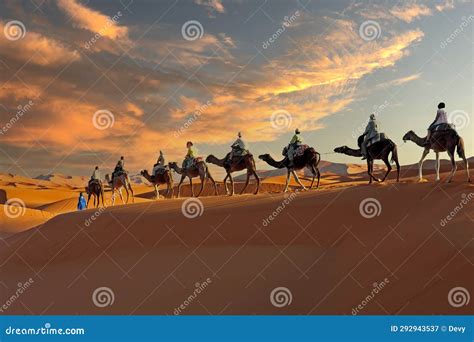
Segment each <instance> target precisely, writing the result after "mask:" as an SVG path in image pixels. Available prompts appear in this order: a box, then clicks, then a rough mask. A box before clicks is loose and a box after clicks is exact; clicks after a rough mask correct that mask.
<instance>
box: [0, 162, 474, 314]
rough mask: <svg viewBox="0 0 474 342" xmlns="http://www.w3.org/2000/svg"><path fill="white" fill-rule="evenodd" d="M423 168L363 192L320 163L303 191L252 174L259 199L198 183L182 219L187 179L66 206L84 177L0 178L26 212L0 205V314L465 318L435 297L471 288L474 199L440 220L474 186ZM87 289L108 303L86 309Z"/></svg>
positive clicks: (350, 173) (352, 168)
mask: <svg viewBox="0 0 474 342" xmlns="http://www.w3.org/2000/svg"><path fill="white" fill-rule="evenodd" d="M431 164H432V163H431ZM473 164H474V162H473V161H472V158H471V165H473ZM426 165H427V167H426V170H425V178H426V181H425V182H421V183H419V182H418V180H417V177H416V175H417V169H416V167H414V166H411V167H403V169H402V181H401V182H400V183H395V181H394V179H395V173H392V174H391V175H390V177H389V179H388V181H387V182H385V183H383V184H373V185H370V186H369V185H367V176H366V175H365V173H360V172H361V171H363V168H362V167H361V166H357V165H354V164H352V165H347V167H342V169H341V167H340V166H337V167H335V166H334V165H330V164H327V165H326V166H327V169H325V170H323V171H324V173H323V175H322V182H321V187H320V189H318V190H311V191H307V192H300V191H294V190H295V189H296V187H295V183H294V182H293V181H292V183H291V184H292V191H291V192H289V193H287V194H283V193H281V190H282V189H283V184H284V181H285V177H284V175H282V174H281V172H280V173H277V174H275V173H273V174H272V173H268V172H261V173H260V175H261V176H262V177H263V178H264V179H263V182H262V186H261V189H260V190H261V191H260V194H258V195H252V194H250V192H252V191H253V190H254V189H255V188H254V186H255V185H254V183H253V182H252V183H251V184H250V186H249V188H248V192H249V193H247V194H243V195H236V196H234V197H228V196H224V195H223V194H224V188H223V185H222V183H220V184H219V192H220V194H221V196H218V197H215V196H211V195H212V191H211V186H210V185H209V184H208V185H206V190H205V192H204V195H203V196H202V197H201V198H200V199H199V201H200V202H194V203H195V204H196V207H195V209H197V211H198V214H200V215H197V217H195V218H188V217H186V216H185V215H184V214H183V209H182V208H183V204H184V203H185V201H186V200H187V199H188V197H187V196H189V193H190V191H189V187H188V186H187V185H186V186H185V187H184V188H183V191H182V196H183V197H182V198H180V199H176V198H174V199H159V200H155V199H153V196H154V194H153V188H152V187H150V186H149V185H147V184H146V183H143V184H134V185H133V188H134V191H135V203H134V204H131V203H129V204H127V205H116V206H114V207H110V206H109V207H108V208H107V209H99V210H98V209H93V208H91V209H88V210H85V211H82V212H76V211H75V208H76V201H77V195H78V192H79V191H82V190H83V187H84V185H85V178H81V177H68V176H63V175H52V176H42V177H40V179H29V178H25V177H20V176H13V175H7V174H4V175H1V177H0V203H5V202H6V201H7V200H9V199H11V198H20V199H22V201H23V202H24V203H25V206H26V208H24V209H23V212H21V213H20V215H19V216H18V217H15V218H10V217H8V216H7V215H6V214H5V212H6V209H5V210H4V208H5V206H4V205H2V208H0V209H2V210H1V211H0V215H1V216H0V226H1V229H0V234H1V235H0V265H1V266H0V270H1V274H2V277H1V281H0V289H1V291H0V305H2V304H4V303H7V304H8V305H6V308H5V306H4V307H3V310H2V312H1V314H165V315H166V314H169V315H173V314H177V313H179V314H205V315H206V314H230V315H232V314H298V315H299V314H316V315H317V314H343V315H344V314H346V315H351V314H354V309H356V308H357V307H358V306H359V305H361V306H362V309H357V313H358V314H363V315H367V314H405V315H407V314H472V313H473V306H472V305H473V304H472V301H471V303H470V304H468V305H465V306H462V307H454V306H452V305H450V304H449V302H448V293H449V291H450V290H451V289H452V288H454V287H459V286H460V287H464V288H466V289H467V290H468V291H469V292H470V293H471V294H474V279H473V276H472V275H473V274H474V273H473V271H474V267H473V262H474V244H473V237H474V229H473V228H474V224H473V223H474V206H473V202H474V199H473V200H472V201H470V202H469V201H468V203H467V204H466V205H463V208H462V209H461V210H460V211H458V212H456V214H455V215H452V219H450V221H449V222H447V224H444V225H443V224H442V220H443V218H446V217H447V216H448V215H451V214H450V213H451V212H452V211H453V210H454V209H455V208H456V207H457V206H459V204H460V202H461V201H462V200H463V199H466V198H470V195H469V194H472V193H474V186H473V184H468V183H467V182H466V180H465V171H464V170H463V169H462V168H461V167H459V169H458V172H457V174H456V177H455V178H454V182H453V183H451V184H445V183H442V182H435V181H434V175H433V170H432V167H430V162H427V163H426ZM442 170H443V173H442V178H443V179H446V177H447V173H446V171H447V165H446V164H445V163H444V164H443V169H442ZM302 176H303V177H304V175H302ZM239 179H240V178H239ZM303 181H304V182H305V184H309V179H308V178H307V177H304V180H303ZM195 186H199V184H198V185H195ZM241 187H242V183H237V184H236V190H237V191H239V189H240V188H241ZM368 198H374V199H376V200H377V201H378V203H380V207H379V208H378V209H377V210H376V211H377V213H378V215H374V217H373V218H367V217H364V216H363V215H362V214H361V211H360V208H359V206H360V204H361V202H362V201H364V200H365V199H368ZM106 199H107V201H108V202H109V201H110V192H107V193H106ZM117 203H120V199H118V201H117ZM186 203H187V202H186ZM199 203H202V208H201V207H199ZM283 203H284V204H283ZM282 206H284V208H282ZM7 209H8V208H7ZM191 211H192V210H191ZM191 214H192V212H191ZM188 216H189V215H188ZM270 216H271V217H272V219H269V217H270ZM30 278H31V279H32V280H33V281H34V282H33V284H31V285H30V286H29V287H28V289H26V290H25V291H23V293H21V295H19V296H18V297H17V298H15V299H14V300H13V301H12V300H11V297H12V295H14V294H15V293H16V291H17V288H18V286H19V285H18V284H19V283H21V284H24V283H25V282H27V281H28V279H30ZM382 283H383V284H384V286H383V289H380V286H379V285H380V284H382ZM202 284H206V286H205V287H204V286H202ZM100 287H107V288H109V289H110V290H111V292H113V298H114V300H113V302H109V303H108V304H110V305H106V306H104V307H101V306H100V305H99V306H98V305H96V304H94V301H93V300H92V297H93V293H94V291H95V290H96V289H98V288H100ZM278 287H285V288H287V289H288V291H289V292H290V293H291V295H290V297H291V301H290V302H288V301H287V303H285V304H286V305H284V306H282V307H278V305H277V306H275V305H273V304H272V301H271V300H270V296H271V293H272V291H273V290H274V289H276V288H278ZM375 288H377V290H378V291H377V293H376V294H375V295H373V296H372V297H371V298H370V299H369V300H367V296H368V295H370V294H371V293H372V294H373V293H374V289H375ZM196 289H199V290H200V291H199V293H197V294H196ZM379 289H380V290H379ZM194 295H195V296H194ZM190 298H191V299H190ZM362 304H363V305H362ZM178 309H179V310H178Z"/></svg>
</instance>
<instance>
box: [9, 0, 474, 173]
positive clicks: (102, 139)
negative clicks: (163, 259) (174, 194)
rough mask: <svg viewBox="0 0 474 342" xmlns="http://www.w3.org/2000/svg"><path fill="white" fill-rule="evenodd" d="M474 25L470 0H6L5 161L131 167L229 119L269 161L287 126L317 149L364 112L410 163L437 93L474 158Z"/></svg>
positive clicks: (217, 146) (60, 168) (50, 166)
mask: <svg viewBox="0 0 474 342" xmlns="http://www.w3.org/2000/svg"><path fill="white" fill-rule="evenodd" d="M112 18H113V19H112ZM22 25H23V26H22ZM189 25H191V26H189ZM188 26H189V27H188ZM186 27H188V29H189V30H186ZM473 29H474V16H473V2H472V1H445V0H442V1H426V2H422V1H417V2H409V1H399V2H398V4H397V2H395V1H364V2H363V3H362V2H360V3H359V2H356V1H352V2H351V1H334V0H327V1H310V0H300V1H288V0H272V1H264V0H234V1H226V0H188V1H174V0H173V1H165V0H163V1H151V0H147V1H145V0H143V1H140V0H121V1H93V0H90V1H79V0H58V1H52V0H46V1H40V0H35V1H30V0H25V1H16V0H15V1H14V0H5V1H1V3H0V163H1V164H0V166H1V167H0V172H9V173H15V174H22V175H25V176H31V177H34V176H37V175H39V174H48V173H64V174H71V175H86V174H87V175H88V174H90V173H91V172H92V169H93V167H94V166H95V165H99V166H101V168H102V169H104V173H105V171H108V172H109V171H111V170H112V169H113V167H114V165H115V163H116V161H117V160H118V158H119V157H120V156H121V155H124V156H125V159H126V163H127V164H126V168H127V169H128V170H130V171H131V172H137V171H138V170H140V169H143V168H148V169H151V167H152V165H153V163H154V162H155V160H156V158H157V155H158V151H159V150H160V149H161V150H163V151H164V152H165V156H166V158H167V161H181V160H182V158H183V156H184V154H185V153H186V148H185V143H186V141H187V140H192V141H193V142H195V144H196V146H197V148H198V150H199V152H200V154H202V155H204V156H205V155H207V154H210V153H213V154H215V155H216V156H218V157H223V156H224V155H225V153H227V152H228V151H229V147H228V146H229V145H230V144H231V143H232V142H233V141H234V140H235V138H236V135H237V132H238V131H241V132H242V134H243V136H244V139H245V140H246V141H247V142H248V144H249V146H250V149H251V151H252V152H253V154H254V155H255V156H257V155H258V154H262V153H271V154H272V155H274V157H275V158H277V159H280V158H281V149H282V148H283V146H284V145H285V144H287V142H288V141H289V139H290V138H291V136H292V132H293V131H294V129H295V128H296V127H298V128H299V129H300V130H301V131H302V137H303V139H304V141H305V142H306V143H308V144H309V145H312V146H314V147H315V148H316V150H318V151H319V152H321V153H327V152H332V150H333V149H334V147H335V146H340V145H349V146H353V145H355V140H356V137H357V135H358V134H360V132H361V131H362V130H363V129H364V127H365V123H366V120H367V118H368V117H369V115H370V114H371V113H372V112H376V114H377V116H378V119H379V120H380V126H381V128H382V130H383V131H385V132H386V133H387V134H388V135H389V137H391V138H392V139H393V140H394V141H395V142H396V143H397V144H399V148H400V151H399V155H400V159H401V163H402V164H406V163H412V162H415V161H417V160H418V159H419V157H420V155H421V152H422V151H421V149H420V148H419V147H417V146H415V145H414V144H413V143H410V142H409V143H406V144H405V145H403V141H402V140H401V138H402V136H403V134H404V133H405V132H407V131H408V130H410V129H413V130H415V131H416V132H417V133H418V134H419V135H423V136H424V135H425V134H426V127H427V126H428V125H429V124H430V123H431V122H432V121H433V119H434V117H435V114H436V106H437V104H438V102H440V101H444V102H446V105H447V108H446V109H447V112H448V113H449V115H450V117H451V118H452V120H453V121H455V122H456V123H457V125H458V128H459V133H460V134H461V136H463V137H464V139H465V142H466V149H467V155H468V156H472V155H473V150H474V138H473V136H474V134H473V133H474V124H473V118H472V113H473V94H474V92H473V84H474V82H473ZM19 106H21V107H20V108H24V110H23V112H21V113H20V114H18V112H19V111H21V110H19V109H18V108H19ZM196 111H197V114H196ZM275 118H277V119H275ZM107 120H108V121H107ZM112 123H113V125H112ZM1 127H3V128H1ZM444 157H446V156H444ZM323 159H325V160H329V161H334V162H347V163H354V162H355V163H357V162H360V161H359V160H358V159H356V158H351V157H348V156H341V155H335V154H328V155H324V156H323ZM257 166H258V167H259V168H268V166H267V165H266V164H263V163H260V161H259V162H258V165H257Z"/></svg>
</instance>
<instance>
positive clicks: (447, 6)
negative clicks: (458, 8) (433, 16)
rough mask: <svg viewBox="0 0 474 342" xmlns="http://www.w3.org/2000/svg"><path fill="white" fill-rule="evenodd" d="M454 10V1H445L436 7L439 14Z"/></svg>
mask: <svg viewBox="0 0 474 342" xmlns="http://www.w3.org/2000/svg"><path fill="white" fill-rule="evenodd" d="M453 8H454V0H445V1H444V2H443V3H440V4H438V5H436V9H437V10H438V11H439V12H442V11H444V10H450V9H453Z"/></svg>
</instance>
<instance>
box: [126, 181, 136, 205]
mask: <svg viewBox="0 0 474 342" xmlns="http://www.w3.org/2000/svg"><path fill="white" fill-rule="evenodd" d="M128 191H130V193H131V194H132V203H135V194H134V193H133V189H132V184H130V182H128ZM128 191H127V203H128Z"/></svg>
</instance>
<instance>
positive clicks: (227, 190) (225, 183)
mask: <svg viewBox="0 0 474 342" xmlns="http://www.w3.org/2000/svg"><path fill="white" fill-rule="evenodd" d="M227 178H229V174H226V176H225V178H224V188H225V194H226V195H228V194H229V189H227Z"/></svg>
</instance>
